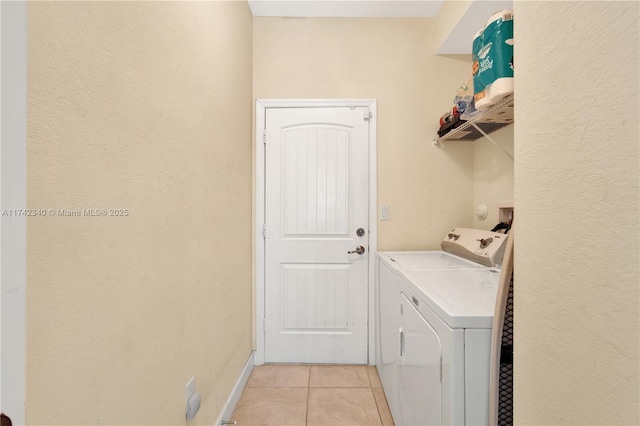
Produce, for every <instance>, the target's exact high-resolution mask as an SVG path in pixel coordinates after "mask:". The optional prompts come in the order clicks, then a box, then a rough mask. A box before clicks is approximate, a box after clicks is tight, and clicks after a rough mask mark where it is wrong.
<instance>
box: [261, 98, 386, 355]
mask: <svg viewBox="0 0 640 426" xmlns="http://www.w3.org/2000/svg"><path fill="white" fill-rule="evenodd" d="M349 106H353V107H369V111H370V112H371V117H370V118H369V120H370V129H369V250H368V256H369V274H368V275H369V285H368V288H369V294H368V300H369V302H368V306H369V309H368V317H369V318H368V324H369V348H368V353H369V364H370V365H375V362H376V359H375V347H376V346H375V335H376V330H375V325H376V322H375V320H374V319H375V254H376V252H377V249H378V226H377V224H378V222H377V216H376V214H377V193H378V190H377V157H376V153H377V151H376V147H377V133H376V129H377V117H378V114H377V101H376V100H375V99H258V100H256V139H255V147H256V170H255V172H256V175H255V177H256V221H255V238H256V245H255V259H256V316H255V318H256V328H255V329H256V357H255V364H256V365H262V364H264V344H265V342H264V327H263V326H264V318H265V306H264V304H265V282H264V276H265V262H264V256H265V239H264V238H263V236H262V235H263V234H262V232H263V228H262V227H263V224H264V222H265V211H264V207H265V180H264V177H265V151H264V142H263V134H264V129H265V123H266V109H267V108H321V107H324V108H326V107H349Z"/></svg>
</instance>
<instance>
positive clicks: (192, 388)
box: [184, 376, 196, 406]
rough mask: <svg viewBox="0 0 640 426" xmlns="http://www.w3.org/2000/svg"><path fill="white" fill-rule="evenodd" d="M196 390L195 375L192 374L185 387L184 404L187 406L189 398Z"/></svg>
mask: <svg viewBox="0 0 640 426" xmlns="http://www.w3.org/2000/svg"><path fill="white" fill-rule="evenodd" d="M195 392H196V376H193V377H192V378H191V380H189V381H188V382H187V387H186V390H185V399H184V405H185V406H187V404H189V398H191V395H193V394H194V393H195Z"/></svg>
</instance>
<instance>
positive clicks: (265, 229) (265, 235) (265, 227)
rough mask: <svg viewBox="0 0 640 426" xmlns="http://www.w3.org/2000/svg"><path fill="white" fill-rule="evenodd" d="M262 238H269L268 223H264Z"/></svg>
mask: <svg viewBox="0 0 640 426" xmlns="http://www.w3.org/2000/svg"><path fill="white" fill-rule="evenodd" d="M262 238H267V224H266V223H265V224H263V225H262Z"/></svg>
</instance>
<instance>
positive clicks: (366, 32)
mask: <svg viewBox="0 0 640 426" xmlns="http://www.w3.org/2000/svg"><path fill="white" fill-rule="evenodd" d="M253 34H254V45H253V46H254V77H253V83H254V87H253V93H254V96H255V97H256V98H377V100H378V128H377V130H378V204H379V205H380V204H388V205H389V206H390V209H391V220H390V221H384V222H378V232H379V236H378V248H379V250H406V249H435V248H438V247H439V243H440V240H441V239H442V236H443V235H444V234H445V233H446V232H447V230H448V229H449V228H450V227H452V226H455V225H458V226H471V224H472V223H473V182H472V181H473V147H472V145H471V144H469V143H464V142H462V143H461V142H451V143H448V144H447V145H446V146H445V147H444V148H443V149H440V148H438V147H436V146H434V145H433V143H432V139H433V138H434V136H435V135H436V130H437V128H438V119H439V117H440V116H441V115H442V114H443V113H444V112H446V110H447V108H449V107H450V106H451V103H452V101H453V96H454V94H455V89H456V88H457V87H458V86H459V85H460V83H462V82H463V81H466V79H467V78H468V74H469V73H470V72H469V60H468V57H467V56H464V57H461V58H456V57H443V56H436V55H435V51H436V49H437V47H438V46H437V45H436V42H435V35H436V25H435V20H432V19H324V18H319V19H318V18H317V19H283V18H255V19H254V32H253Z"/></svg>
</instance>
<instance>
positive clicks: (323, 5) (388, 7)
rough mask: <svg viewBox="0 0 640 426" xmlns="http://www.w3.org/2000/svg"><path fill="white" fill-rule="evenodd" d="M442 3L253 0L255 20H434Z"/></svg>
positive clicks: (423, 0) (420, 0) (416, 0)
mask: <svg viewBox="0 0 640 426" xmlns="http://www.w3.org/2000/svg"><path fill="white" fill-rule="evenodd" d="M442 3H443V1H442V0H249V6H250V7H251V12H252V13H253V16H286V17H314V18H321V17H322V18H329V17H331V18H338V17H339V18H378V17H384V18H405V17H423V18H432V17H435V16H437V15H438V11H439V10H440V6H442Z"/></svg>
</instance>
